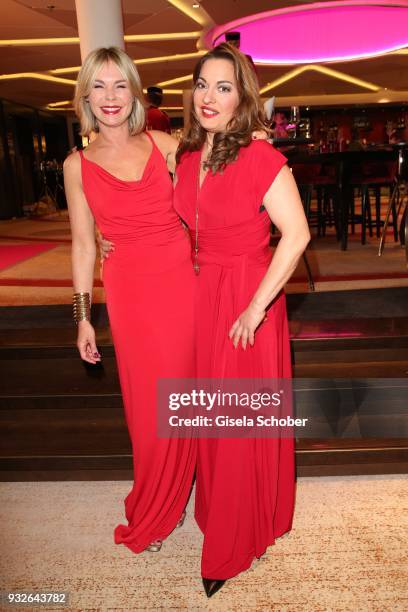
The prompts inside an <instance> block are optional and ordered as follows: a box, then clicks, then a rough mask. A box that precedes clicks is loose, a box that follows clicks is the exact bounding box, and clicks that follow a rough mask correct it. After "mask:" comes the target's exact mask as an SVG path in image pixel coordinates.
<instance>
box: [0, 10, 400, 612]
mask: <svg viewBox="0 0 408 612" xmlns="http://www.w3.org/2000/svg"><path fill="white" fill-rule="evenodd" d="M231 32H239V35H240V43H239V44H240V50H241V51H242V52H243V53H245V54H246V55H249V56H251V58H252V61H253V63H254V67H255V71H256V75H257V79H258V82H259V91H260V96H261V100H262V103H263V104H265V110H266V115H267V124H266V125H267V128H268V130H269V135H270V137H271V138H272V142H273V145H274V146H275V148H277V149H278V150H279V151H280V152H281V153H283V154H284V155H285V156H286V158H287V160H288V165H289V167H290V168H291V171H292V174H293V176H294V177H295V180H296V182H297V185H298V189H299V193H300V196H301V199H302V203H303V207H304V210H305V214H306V217H307V221H308V224H309V228H310V233H311V241H310V243H309V245H308V246H307V249H306V251H305V254H304V256H303V257H301V258H300V260H299V262H298V264H297V268H296V270H295V272H294V273H293V275H292V277H291V278H290V280H289V281H288V282H287V284H286V286H285V293H286V300H287V309H288V319H289V332H290V350H291V358H292V368H293V376H294V391H295V393H294V395H295V406H296V411H298V412H299V414H302V413H303V414H309V413H310V414H311V415H312V418H313V419H314V427H313V431H312V432H311V433H309V435H304V436H302V435H299V437H297V436H296V444H295V456H296V477H297V484H296V506H295V515H294V519H293V526H292V530H291V531H290V532H289V533H288V534H285V536H284V537H282V538H278V539H277V541H276V544H275V545H274V546H270V547H269V548H268V549H267V552H266V553H265V554H264V555H263V556H262V557H261V558H260V559H258V560H257V561H256V562H255V563H253V565H252V567H251V568H250V569H249V570H248V571H246V572H243V573H241V574H240V575H238V576H237V577H236V578H233V579H231V580H228V583H227V584H226V585H225V586H224V588H223V589H222V591H221V592H220V593H219V594H217V595H216V597H215V598H214V600H213V599H211V601H206V599H205V597H204V595H203V593H202V586H201V582H200V576H199V563H200V546H201V542H202V534H201V531H200V530H199V528H198V526H197V524H196V523H195V521H194V490H193V492H192V494H191V497H190V500H189V503H188V506H187V518H186V521H185V523H184V525H183V528H182V529H175V530H174V531H173V532H172V533H171V535H170V536H169V538H168V539H167V540H166V541H165V542H164V543H163V548H162V550H161V551H160V554H159V555H155V554H150V553H149V552H143V553H142V554H140V555H134V554H133V553H132V552H131V551H130V550H129V549H127V548H125V547H118V546H115V544H114V541H113V537H112V532H113V528H114V526H115V525H116V524H118V523H119V522H120V521H122V520H123V518H122V514H123V502H122V500H123V498H124V497H125V496H126V494H127V492H128V490H129V487H130V485H131V481H132V478H133V465H132V445H131V442H130V438H129V434H128V430H127V425H126V420H125V416H124V410H123V401H122V394H121V389H120V382H119V376H118V369H117V363H116V359H115V351H114V347H113V341H112V334H111V331H110V328H109V320H108V314H107V308H106V299H105V290H104V287H103V282H102V274H101V263H100V260H99V258H98V259H97V262H96V265H95V270H94V289H93V299H92V302H93V304H92V317H93V323H94V326H95V329H96V333H97V345H98V349H99V350H100V351H101V353H102V356H103V360H102V364H98V365H89V364H87V363H85V362H84V361H81V359H80V357H79V355H78V350H77V348H76V328H75V324H74V323H73V321H72V294H73V290H72V271H71V229H70V220H69V215H68V209H67V201H66V194H65V191H64V181H63V162H64V159H65V158H66V157H67V156H68V155H69V154H71V153H72V152H74V151H76V150H81V149H83V148H85V147H86V146H87V145H88V139H87V137H83V136H81V135H80V125H79V120H78V118H77V117H76V115H75V112H74V107H73V96H74V89H75V83H76V79H77V76H78V72H79V69H80V66H81V62H82V61H83V60H84V59H85V57H86V56H87V54H88V53H89V52H90V51H91V50H93V49H95V48H97V47H100V46H106V47H107V46H111V45H117V46H119V47H121V48H123V49H124V50H126V52H127V53H128V55H129V56H130V57H131V58H132V60H133V62H134V64H135V66H136V68H137V70H138V72H139V74H140V78H141V81H142V85H143V88H144V93H145V94H146V93H147V88H148V87H152V86H154V87H158V88H161V89H162V91H163V102H162V104H161V105H160V109H161V110H162V111H163V112H165V113H166V114H167V116H168V118H169V120H170V125H171V134H172V135H173V136H174V137H175V138H177V139H178V140H181V139H182V138H183V129H185V128H186V127H187V125H188V121H189V112H190V107H191V96H192V88H193V70H194V67H195V65H196V64H197V62H198V61H199V59H200V57H202V56H203V55H204V54H205V53H206V52H207V51H208V50H209V49H211V48H212V47H214V46H216V45H217V44H219V43H221V42H223V41H225V40H227V39H228V38H229V34H230V33H231ZM0 47H1V53H0V372H1V377H0V378H1V382H0V416H1V430H2V436H1V438H2V442H1V447H0V499H1V504H0V507H1V510H0V512H1V517H2V552H3V554H2V555H1V561H0V565H1V566H2V567H1V575H2V581H1V583H2V587H1V589H2V591H4V592H16V593H17V592H23V591H24V592H27V593H28V592H40V591H42V592H43V591H47V592H49V591H52V592H67V593H69V603H68V604H67V605H66V606H65V609H69V610H126V611H127V610H152V611H153V610H197V611H198V610H200V611H201V610H228V611H229V610H231V611H232V610H237V611H238V610H242V611H246V610H259V611H261V610H262V611H263V610H265V611H266V610H276V611H279V612H283V611H285V612H315V611H316V612H318V611H323V610H324V611H326V610H327V611H333V612H334V611H336V612H337V611H338V612H343V611H344V612H346V611H352V610H353V611H354V610H358V611H362V612H363V611H370V612H371V611H378V612H379V611H381V612H383V611H388V610H389V611H391V610H392V611H393V612H394V611H398V610H401V611H403V610H407V609H408V593H407V570H408V557H407V547H406V533H407V527H408V525H407V516H408V512H407V509H408V507H407V506H408V488H407V468H408V401H407V398H408V378H407V377H408V0H405V1H404V0H401V1H395V2H392V1H389V2H388V1H384V0H381V1H379V0H378V1H376V0H374V1H371V2H367V1H366V2H363V1H358V0H344V1H339V0H335V1H330V0H329V1H326V0H322V1H320V2H314V1H312V0H310V1H308V0H278V1H276V2H267V1H266V0H251V1H249V0H198V1H197V2H193V0H137V1H136V0H1V2H0ZM279 238H280V234H279V231H278V229H277V228H276V227H274V226H273V225H271V246H272V249H275V248H276V245H277V243H278V241H279ZM307 411H309V413H308V412H307ZM3 597H4V595H3ZM3 603H4V604H7V605H5V607H4V609H9V608H10V609H11V604H10V603H9V602H7V601H6V600H5V599H4V602H3V601H2V600H0V604H3ZM47 605H48V604H47ZM0 607H1V605H0ZM34 608H35V606H33V609H34ZM1 609H3V608H2V607H1ZM13 609H14V608H13ZM16 609H17V608H16ZM30 609H31V608H30ZM46 609H63V606H62V604H61V605H60V604H54V605H52V606H51V604H50V607H46Z"/></svg>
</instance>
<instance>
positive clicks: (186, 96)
mask: <svg viewBox="0 0 408 612" xmlns="http://www.w3.org/2000/svg"><path fill="white" fill-rule="evenodd" d="M192 104H193V90H192V89H184V90H183V119H184V134H186V133H187V130H188V128H189V127H190V111H191V107H192Z"/></svg>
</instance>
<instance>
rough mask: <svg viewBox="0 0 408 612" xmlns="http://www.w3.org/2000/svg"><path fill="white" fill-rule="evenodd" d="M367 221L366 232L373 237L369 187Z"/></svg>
mask: <svg viewBox="0 0 408 612" xmlns="http://www.w3.org/2000/svg"><path fill="white" fill-rule="evenodd" d="M367 223H368V233H369V234H370V238H372V237H373V220H372V216H371V200H370V188H369V187H367Z"/></svg>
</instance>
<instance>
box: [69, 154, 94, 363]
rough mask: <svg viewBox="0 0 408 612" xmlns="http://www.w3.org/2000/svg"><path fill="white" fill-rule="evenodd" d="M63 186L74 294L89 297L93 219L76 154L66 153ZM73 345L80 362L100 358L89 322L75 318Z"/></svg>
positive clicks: (92, 270) (92, 264)
mask: <svg viewBox="0 0 408 612" xmlns="http://www.w3.org/2000/svg"><path fill="white" fill-rule="evenodd" d="M64 185H65V195H66V198H67V202H68V212H69V219H70V224H71V234H72V251H71V258H72V278H73V285H74V293H81V292H84V293H89V295H90V297H91V298H92V288H93V276H94V267H95V257H96V246H95V221H94V218H93V215H92V213H91V211H90V209H89V206H88V203H87V201H86V198H85V194H84V192H83V189H82V177H81V159H80V156H79V153H73V154H72V155H69V157H67V159H66V160H65V162H64ZM77 347H78V350H79V353H80V355H81V358H82V359H83V360H84V361H87V362H88V363H93V364H95V363H96V362H97V361H100V360H101V359H100V355H99V352H98V349H97V348H96V342H95V330H94V328H93V327H92V325H91V323H90V321H85V320H84V321H79V323H78V338H77Z"/></svg>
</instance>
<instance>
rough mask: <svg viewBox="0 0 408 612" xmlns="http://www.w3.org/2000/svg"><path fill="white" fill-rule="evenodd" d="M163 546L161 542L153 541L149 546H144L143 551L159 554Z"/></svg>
mask: <svg viewBox="0 0 408 612" xmlns="http://www.w3.org/2000/svg"><path fill="white" fill-rule="evenodd" d="M162 544H163V540H154V541H153V542H150V544H149V546H146V548H145V550H147V551H149V552H159V550H160V549H161V547H162Z"/></svg>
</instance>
